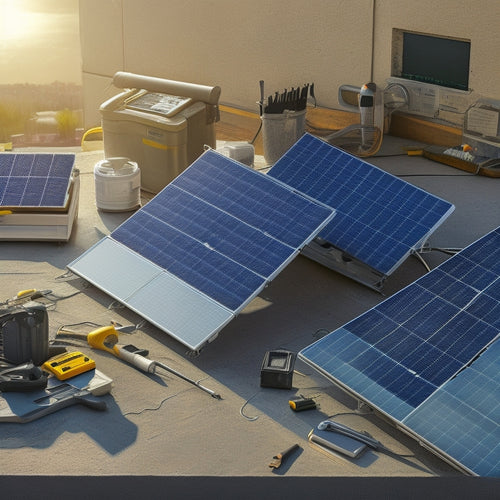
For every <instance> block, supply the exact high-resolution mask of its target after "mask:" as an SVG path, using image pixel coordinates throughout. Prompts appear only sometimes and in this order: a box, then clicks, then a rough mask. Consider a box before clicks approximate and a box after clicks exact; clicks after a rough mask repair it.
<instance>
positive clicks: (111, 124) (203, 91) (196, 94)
mask: <svg viewBox="0 0 500 500" xmlns="http://www.w3.org/2000/svg"><path fill="white" fill-rule="evenodd" d="M113 84H114V85H115V86H116V87H119V88H123V89H125V88H127V89H129V90H125V91H124V92H122V93H120V94H118V95H117V96H115V97H112V98H111V99H109V100H107V101H106V102H104V103H103V104H102V105H101V107H100V112H101V120H102V131H103V140H104V156H105V158H113V157H126V158H129V159H130V160H132V161H134V162H136V163H137V164H138V165H139V168H140V171H141V188H142V189H144V190H145V191H149V192H151V193H158V192H159V191H161V190H162V189H163V188H164V187H165V186H166V185H167V184H168V183H169V182H170V181H172V180H173V179H174V178H175V177H177V175H179V174H180V173H181V172H182V171H183V170H184V169H186V168H187V167H188V166H189V165H190V164H191V163H192V162H193V161H194V160H196V159H197V158H198V157H199V156H200V155H201V154H202V153H203V151H204V149H205V147H206V146H209V147H211V148H215V147H216V138H215V123H216V122H217V121H218V120H219V108H218V100H219V96H220V87H207V86H204V85H197V84H192V83H184V82H175V81H172V80H164V79H161V78H155V77H147V76H142V75H134V74H132V73H124V72H118V73H116V74H115V75H114V77H113Z"/></svg>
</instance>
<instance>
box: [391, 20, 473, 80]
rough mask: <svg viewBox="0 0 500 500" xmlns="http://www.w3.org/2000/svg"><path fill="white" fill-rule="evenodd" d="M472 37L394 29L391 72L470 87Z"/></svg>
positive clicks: (407, 77)
mask: <svg viewBox="0 0 500 500" xmlns="http://www.w3.org/2000/svg"><path fill="white" fill-rule="evenodd" d="M470 49H471V42H470V40H465V39H459V38H449V37H443V36H437V35H430V34H423V33H415V32H411V31H404V30H400V29H394V30H393V37H392V71H391V75H392V76H395V77H399V78H405V79H408V80H414V81H418V82H423V83H430V84H432V85H440V86H442V87H448V88H452V89H457V90H469V65H470Z"/></svg>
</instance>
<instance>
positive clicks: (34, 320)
mask: <svg viewBox="0 0 500 500" xmlns="http://www.w3.org/2000/svg"><path fill="white" fill-rule="evenodd" d="M48 353H49V321H48V315H47V310H46V308H45V306H44V305H43V304H39V303H35V302H29V303H27V304H24V305H23V306H18V307H13V308H9V309H7V310H3V311H0V356H2V357H3V358H4V360H5V361H7V362H9V363H13V364H16V365H18V364H21V363H24V362H27V361H32V362H33V363H34V364H35V365H41V364H42V363H44V362H45V361H46V360H47V358H48Z"/></svg>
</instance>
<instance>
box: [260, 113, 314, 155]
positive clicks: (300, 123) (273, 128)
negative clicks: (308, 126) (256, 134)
mask: <svg viewBox="0 0 500 500" xmlns="http://www.w3.org/2000/svg"><path fill="white" fill-rule="evenodd" d="M261 119H262V141H263V146H264V158H265V159H266V162H267V163H269V164H273V163H275V162H276V161H277V160H279V159H280V158H281V157H282V156H283V155H284V154H285V153H286V152H287V151H288V150H289V149H290V148H291V147H292V146H293V145H294V144H295V143H296V142H297V141H298V140H299V139H300V138H301V137H302V135H303V134H304V131H305V122H306V110H305V109H304V110H301V111H291V110H287V109H285V111H283V113H276V114H274V113H264V114H263V115H262V116H261Z"/></svg>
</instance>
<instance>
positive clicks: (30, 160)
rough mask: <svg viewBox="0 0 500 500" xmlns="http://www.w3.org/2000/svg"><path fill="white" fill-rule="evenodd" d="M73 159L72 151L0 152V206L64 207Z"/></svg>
mask: <svg viewBox="0 0 500 500" xmlns="http://www.w3.org/2000/svg"><path fill="white" fill-rule="evenodd" d="M74 163H75V155H73V154H57V153H56V154H50V153H36V154H32V153H2V154H1V155H0V207H3V208H6V207H7V208H34V207H36V208H64V207H65V206H66V203H67V201H68V196H69V187H70V182H71V174H72V172H73V166H74Z"/></svg>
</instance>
